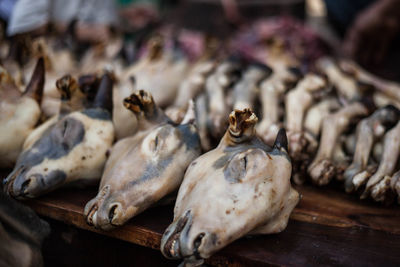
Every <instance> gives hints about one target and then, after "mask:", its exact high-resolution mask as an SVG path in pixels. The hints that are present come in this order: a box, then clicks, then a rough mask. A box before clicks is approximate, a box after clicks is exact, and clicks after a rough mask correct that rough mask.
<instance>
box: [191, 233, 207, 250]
mask: <svg viewBox="0 0 400 267" xmlns="http://www.w3.org/2000/svg"><path fill="white" fill-rule="evenodd" d="M204 236H205V233H200V234H198V235H197V237H196V238H195V239H194V241H193V247H194V249H195V250H197V249H198V248H199V247H200V245H201V241H202V240H203V237H204Z"/></svg>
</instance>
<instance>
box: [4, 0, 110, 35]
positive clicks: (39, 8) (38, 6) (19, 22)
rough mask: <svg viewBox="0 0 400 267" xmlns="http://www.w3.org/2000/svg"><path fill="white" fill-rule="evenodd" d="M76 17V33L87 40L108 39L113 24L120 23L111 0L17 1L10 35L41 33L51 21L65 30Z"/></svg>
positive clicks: (11, 21)
mask: <svg viewBox="0 0 400 267" xmlns="http://www.w3.org/2000/svg"><path fill="white" fill-rule="evenodd" d="M75 19H76V20H77V21H78V22H77V24H76V27H75V34H76V37H77V38H78V40H80V41H85V42H106V41H107V40H108V39H109V38H110V26H112V25H116V24H117V22H118V18H117V13H116V7H115V3H114V1H112V0H84V1H82V0H68V1H66V0H34V1H32V0H18V1H17V3H16V4H15V7H14V10H13V12H12V15H11V18H10V20H9V25H8V28H7V34H8V35H9V36H17V35H21V34H31V35H41V34H44V33H46V32H47V29H48V26H49V24H52V25H54V28H55V29H56V31H58V32H63V31H65V29H66V28H67V26H68V24H69V23H70V22H71V21H73V20H75Z"/></svg>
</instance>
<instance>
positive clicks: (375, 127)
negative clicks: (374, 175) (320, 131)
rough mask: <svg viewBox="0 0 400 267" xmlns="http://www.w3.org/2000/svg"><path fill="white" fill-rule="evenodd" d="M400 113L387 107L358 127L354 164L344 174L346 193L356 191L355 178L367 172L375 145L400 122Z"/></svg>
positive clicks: (393, 108)
mask: <svg viewBox="0 0 400 267" xmlns="http://www.w3.org/2000/svg"><path fill="white" fill-rule="evenodd" d="M399 117H400V111H399V110H398V109H397V108H395V107H394V106H387V107H384V108H381V109H379V110H377V111H375V112H374V113H373V114H372V115H371V116H370V117H368V118H366V119H364V120H362V121H361V122H360V123H359V124H358V126H357V145H356V150H355V154H354V157H353V162H352V163H351V165H350V166H349V167H348V168H347V169H346V171H345V172H344V175H343V176H344V179H345V189H346V192H348V193H349V192H352V191H353V190H354V184H353V177H354V176H356V175H357V174H359V173H360V172H363V171H365V169H366V167H367V164H368V162H369V158H370V154H371V151H372V149H373V145H374V143H375V142H376V141H377V140H379V138H380V137H382V136H383V134H384V133H385V131H386V128H390V127H393V126H394V124H395V123H396V122H397V121H398V120H399Z"/></svg>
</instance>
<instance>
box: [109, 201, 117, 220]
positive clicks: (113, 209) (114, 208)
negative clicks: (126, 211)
mask: <svg viewBox="0 0 400 267" xmlns="http://www.w3.org/2000/svg"><path fill="white" fill-rule="evenodd" d="M117 208H118V204H113V205H111V208H110V211H109V212H108V219H109V220H110V223H111V222H112V221H113V219H114V218H115V215H116V211H117Z"/></svg>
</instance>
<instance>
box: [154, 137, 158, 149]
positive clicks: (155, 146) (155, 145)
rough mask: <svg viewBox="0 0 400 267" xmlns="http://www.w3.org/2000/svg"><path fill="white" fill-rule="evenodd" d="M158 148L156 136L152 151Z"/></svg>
mask: <svg viewBox="0 0 400 267" xmlns="http://www.w3.org/2000/svg"><path fill="white" fill-rule="evenodd" d="M157 146H158V136H156V138H155V139H154V149H157Z"/></svg>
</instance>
